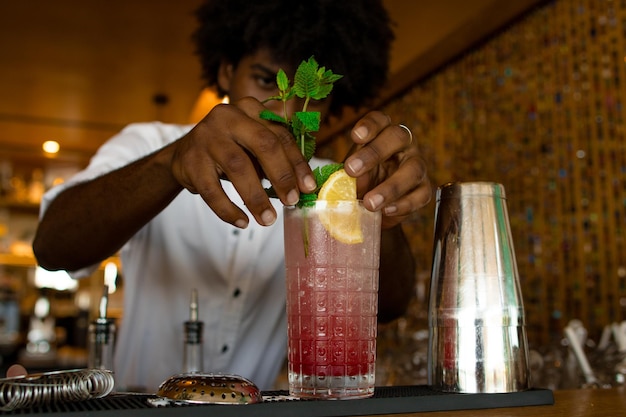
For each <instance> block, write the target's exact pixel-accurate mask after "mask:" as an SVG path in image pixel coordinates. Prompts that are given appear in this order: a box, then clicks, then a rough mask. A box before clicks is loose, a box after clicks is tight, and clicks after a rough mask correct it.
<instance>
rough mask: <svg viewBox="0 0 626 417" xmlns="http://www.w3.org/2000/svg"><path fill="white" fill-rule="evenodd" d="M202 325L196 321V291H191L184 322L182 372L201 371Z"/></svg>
mask: <svg viewBox="0 0 626 417" xmlns="http://www.w3.org/2000/svg"><path fill="white" fill-rule="evenodd" d="M203 327H204V323H203V322H202V321H200V320H198V291H197V290H196V289H195V288H194V289H193V290H191V301H190V303H189V320H188V321H186V322H185V327H184V329H185V344H184V350H183V372H184V373H198V372H202V371H203V355H202V344H203V343H202V330H203Z"/></svg>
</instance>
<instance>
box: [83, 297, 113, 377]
mask: <svg viewBox="0 0 626 417" xmlns="http://www.w3.org/2000/svg"><path fill="white" fill-rule="evenodd" d="M108 304H109V286H108V285H105V286H104V290H103V294H102V297H100V304H99V306H98V318H96V320H94V321H92V322H91V323H90V325H89V361H88V367H89V368H92V369H108V370H110V371H112V370H113V351H114V348H115V332H116V327H115V322H114V320H113V319H110V318H108V317H107V308H108Z"/></svg>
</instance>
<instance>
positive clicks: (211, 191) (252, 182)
mask: <svg viewBox="0 0 626 417" xmlns="http://www.w3.org/2000/svg"><path fill="white" fill-rule="evenodd" d="M262 109H263V106H262V104H261V103H259V102H258V101H257V100H254V99H251V98H248V99H244V100H241V101H240V102H238V103H236V104H233V105H222V106H217V107H216V108H214V109H213V110H212V111H211V112H210V113H209V114H208V115H207V116H206V117H205V118H204V119H203V120H202V121H201V122H200V123H199V124H198V125H197V126H196V127H195V128H194V129H193V130H192V131H191V132H190V133H189V134H188V135H186V136H185V137H184V138H182V139H180V140H179V141H178V142H179V143H177V145H176V146H177V148H176V151H175V153H174V157H173V159H172V172H173V174H174V176H175V177H176V179H177V180H178V181H179V182H180V183H181V184H182V185H183V186H184V187H185V188H187V189H188V190H190V191H191V192H194V193H198V194H200V195H201V196H202V198H203V200H204V201H205V202H206V203H207V204H208V205H209V206H210V207H211V209H213V211H215V213H216V214H217V215H218V216H219V217H220V218H221V219H222V220H224V221H226V222H228V223H231V224H233V225H235V226H237V227H246V226H247V225H248V218H247V216H246V214H245V213H244V212H243V211H242V210H241V209H240V208H239V207H237V206H236V205H235V204H234V203H233V202H232V201H231V200H230V199H229V198H228V196H227V195H226V193H225V192H224V190H223V189H222V187H221V184H220V178H227V179H228V180H229V181H231V182H232V184H233V186H234V187H235V189H236V190H237V192H238V194H239V195H240V196H241V198H242V199H243V201H244V204H245V205H246V207H247V208H248V210H249V211H250V213H251V214H252V215H253V217H254V218H255V220H256V221H257V222H258V223H259V224H261V225H271V224H273V223H274V221H275V220H276V212H275V210H274V207H273V206H272V204H271V202H270V201H269V198H268V196H267V193H266V191H265V190H264V189H263V186H262V184H261V181H260V179H261V178H263V177H265V178H267V179H268V180H269V181H270V182H271V183H272V187H273V188H274V191H275V192H276V195H277V196H278V197H279V198H280V200H281V201H282V202H283V204H287V205H291V204H295V203H296V202H297V201H298V199H299V195H300V190H303V191H304V192H310V191H311V190H313V189H314V188H315V186H316V185H315V180H314V179H313V175H312V173H311V170H310V168H309V165H308V163H307V162H306V160H305V159H304V157H303V156H302V154H301V153H300V151H299V149H298V147H297V146H296V143H295V141H294V139H293V137H292V136H291V135H290V134H289V132H288V131H287V129H285V128H284V127H282V126H280V125H278V124H275V123H269V122H263V121H261V120H260V119H259V118H258V115H259V113H260V112H261V110H262Z"/></svg>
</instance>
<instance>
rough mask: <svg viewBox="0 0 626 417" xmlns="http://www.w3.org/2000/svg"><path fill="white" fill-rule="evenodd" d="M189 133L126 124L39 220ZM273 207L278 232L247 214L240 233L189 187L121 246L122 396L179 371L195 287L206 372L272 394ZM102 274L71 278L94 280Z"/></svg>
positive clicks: (276, 295)
mask: <svg viewBox="0 0 626 417" xmlns="http://www.w3.org/2000/svg"><path fill="white" fill-rule="evenodd" d="M191 127H192V126H179V125H166V124H162V123H142V124H134V125H130V126H128V127H127V128H125V129H124V130H123V131H122V132H121V133H120V134H118V135H117V136H115V137H113V138H112V139H111V140H110V141H108V142H107V143H106V144H105V145H103V146H102V147H101V148H100V150H99V151H98V152H97V154H96V155H95V156H94V157H93V159H92V160H91V162H90V164H89V166H88V167H87V168H86V169H85V170H84V171H82V172H80V173H78V174H77V175H76V176H74V177H73V178H72V179H70V180H69V181H67V182H66V183H64V184H62V185H60V186H58V187H56V188H53V189H52V190H50V191H49V192H48V193H46V195H45V196H44V199H43V202H42V213H43V212H44V211H45V209H46V208H47V207H48V205H49V204H50V202H51V201H52V200H53V199H54V197H55V196H56V195H58V193H59V192H60V191H61V190H63V189H65V188H67V187H69V186H71V185H73V184H76V183H78V182H81V181H85V180H88V179H92V178H95V177H97V176H100V175H102V174H104V173H106V172H109V171H111V170H113V169H115V168H118V167H121V166H123V165H127V164H128V163H130V162H131V161H134V160H137V159H139V158H141V157H143V156H145V155H147V154H149V153H151V152H154V151H156V150H157V149H160V148H162V147H163V146H165V145H167V144H169V143H171V142H173V141H175V140H176V139H178V138H180V137H181V136H183V135H184V134H186V133H187V132H188V131H189V130H190V129H191ZM312 162H313V161H312ZM321 162H322V161H315V165H319V163H321ZM323 162H327V161H323ZM222 186H223V187H224V189H225V191H226V193H227V194H228V196H229V197H230V198H231V199H232V201H233V202H234V203H235V204H237V205H238V206H240V207H242V208H243V209H244V210H246V209H245V206H244V205H243V203H242V200H241V198H240V197H239V195H238V194H237V193H236V191H235V190H234V187H233V186H232V184H231V183H229V182H227V181H222ZM272 203H273V204H274V206H275V208H276V211H277V213H278V214H279V217H278V219H277V221H276V223H275V224H274V225H273V226H271V227H263V226H259V225H258V224H257V223H256V222H255V221H254V219H253V218H252V217H251V216H250V214H249V212H247V214H248V215H249V216H250V219H251V221H250V224H249V226H248V228H247V229H244V230H241V229H237V228H235V227H233V226H231V225H229V224H226V223H224V222H223V221H222V220H220V219H219V218H218V217H217V216H216V215H215V214H214V213H213V211H211V209H210V208H209V207H208V206H207V205H206V204H205V203H204V201H203V200H202V198H201V197H200V196H198V195H194V194H192V193H190V192H188V191H187V190H183V191H182V192H181V193H180V194H179V195H178V196H177V197H176V198H175V199H174V200H173V201H172V202H171V203H170V204H169V205H168V206H167V207H166V208H165V209H164V210H163V211H162V212H161V213H159V214H158V215H157V216H156V217H155V218H154V219H153V220H152V221H150V222H149V223H148V224H146V225H145V226H144V227H143V228H142V229H141V230H140V231H139V232H138V233H137V234H136V235H135V236H133V237H132V238H131V239H130V240H129V241H128V242H127V243H126V244H125V245H124V247H123V248H122V250H121V253H120V256H121V261H122V271H123V278H124V280H123V283H124V311H123V320H122V323H121V326H120V328H119V332H118V340H117V344H116V351H115V378H116V388H117V389H118V390H120V389H126V388H132V387H145V389H147V390H148V391H149V392H154V391H155V390H156V389H157V387H158V386H159V384H160V383H161V382H163V381H164V380H165V379H167V378H168V377H169V376H171V375H174V374H177V373H180V372H181V369H182V359H183V340H184V339H183V336H184V333H183V322H184V321H185V320H188V319H189V301H190V296H191V291H192V289H194V288H195V289H197V291H198V300H199V320H201V321H203V322H204V371H205V372H223V373H235V374H238V375H242V376H244V377H247V378H249V379H251V380H252V381H253V382H254V383H256V384H257V385H258V386H259V387H260V388H261V389H271V388H272V387H273V383H274V381H275V379H276V376H277V375H278V372H279V370H280V368H281V365H282V363H283V361H284V358H285V354H286V345H287V342H286V338H287V336H286V335H287V332H286V330H287V329H286V328H287V324H286V313H285V282H284V279H285V278H284V249H283V225H282V205H281V203H280V201H279V200H277V199H272ZM111 227H112V228H115V225H114V224H112V225H111ZM95 268H96V266H93V267H92V268H87V269H85V270H82V271H73V272H72V275H73V276H75V277H81V276H87V275H89V274H90V273H91V272H93V270H94V269H95Z"/></svg>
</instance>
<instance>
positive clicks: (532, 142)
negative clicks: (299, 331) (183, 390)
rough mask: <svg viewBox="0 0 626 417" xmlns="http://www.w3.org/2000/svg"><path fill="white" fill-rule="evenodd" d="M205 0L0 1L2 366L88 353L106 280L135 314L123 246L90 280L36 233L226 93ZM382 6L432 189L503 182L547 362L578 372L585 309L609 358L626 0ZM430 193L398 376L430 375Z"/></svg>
mask: <svg viewBox="0 0 626 417" xmlns="http://www.w3.org/2000/svg"><path fill="white" fill-rule="evenodd" d="M200 2H201V0H181V1H177V2H170V1H166V0H151V1H147V0H135V1H121V0H111V1H108V2H84V1H78V0H58V1H55V2H48V1H44V0H32V1H28V2H3V3H2V5H0V54H1V55H0V56H1V57H2V65H0V354H1V355H2V360H3V363H10V361H12V360H15V359H16V358H19V359H22V360H24V359H27V360H31V361H32V363H33V364H35V365H36V366H38V367H41V368H47V367H48V368H55V367H69V366H79V365H81V364H82V363H83V361H84V347H85V346H84V341H85V333H84V332H85V329H86V327H85V326H86V323H87V322H88V320H89V319H90V318H91V317H93V315H94V314H95V311H96V309H97V300H98V299H99V297H100V295H101V291H102V290H101V289H102V284H103V282H105V279H106V282H107V283H109V284H110V289H111V294H110V311H111V315H113V316H114V317H117V318H120V317H122V315H123V311H122V309H121V304H120V299H121V296H122V293H123V271H122V270H121V269H120V268H119V262H118V261H117V259H116V258H112V259H110V260H108V261H107V262H105V263H103V265H102V268H101V269H100V270H99V271H98V272H97V273H96V274H94V276H92V277H88V278H87V279H84V280H81V281H80V282H79V283H72V282H69V283H67V284H66V283H65V281H64V277H62V278H59V277H58V276H54V277H49V276H46V274H45V273H44V272H43V271H40V270H38V268H37V267H36V263H35V260H34V258H33V256H32V250H31V248H30V243H31V241H32V238H33V234H34V230H35V228H36V221H37V213H38V204H39V200H40V198H41V195H42V193H43V192H44V191H45V190H46V189H48V188H50V187H51V186H53V185H54V184H57V183H59V182H62V181H64V180H65V179H66V178H68V177H69V176H71V175H72V174H73V173H75V172H76V171H78V170H79V169H81V168H82V167H84V166H85V165H86V164H87V162H88V160H89V158H90V156H91V155H92V154H93V153H94V152H95V150H96V149H97V148H98V147H99V146H100V145H101V144H102V143H103V142H104V141H105V140H107V139H108V138H109V137H110V136H112V135H113V134H115V133H117V132H118V131H119V130H120V129H121V128H122V127H124V126H125V125H126V124H128V123H131V122H136V121H151V120H161V121H164V122H171V123H189V122H194V121H197V120H198V119H199V118H200V117H202V115H203V114H205V113H206V112H207V111H208V110H209V109H210V108H211V107H212V106H213V105H215V104H216V103H217V102H218V100H217V98H216V97H215V94H214V93H213V92H211V91H207V90H203V88H202V85H201V82H200V78H199V67H198V64H197V62H196V57H195V56H194V54H193V48H192V45H191V43H190V35H191V33H192V31H193V29H194V27H195V22H194V19H193V16H192V14H191V13H192V11H193V10H194V9H195V8H196V6H197V5H198V4H200ZM385 5H386V6H387V7H388V9H389V12H390V14H391V16H392V19H393V20H394V21H395V22H396V37H397V39H396V41H395V43H394V47H393V51H392V62H391V74H390V81H389V85H388V86H387V88H386V89H385V90H384V91H383V92H382V94H381V96H380V97H379V99H378V103H377V104H378V106H379V107H380V108H382V109H383V110H384V111H385V112H387V113H388V114H390V115H391V117H392V119H393V120H395V121H399V122H403V123H404V124H406V125H407V126H408V127H410V128H411V129H412V130H413V132H414V135H415V137H416V139H417V142H418V144H419V146H420V148H421V150H422V152H423V154H424V155H425V158H426V160H427V163H428V168H429V174H430V176H431V179H432V181H433V182H434V184H435V185H436V186H437V185H440V184H444V183H446V182H448V181H476V180H487V181H495V182H500V183H502V184H503V185H504V186H505V188H506V191H507V196H508V208H509V215H510V217H511V228H512V234H513V237H514V241H515V249H516V254H517V262H518V267H519V271H520V278H521V284H522V291H523V295H524V302H525V307H526V315H527V331H528V336H529V343H530V346H531V348H532V350H533V357H534V358H535V359H536V361H534V362H533V365H534V366H536V372H537V378H538V380H540V381H544V385H549V386H552V387H564V386H567V384H570V385H579V384H581V383H582V379H581V377H580V372H579V371H578V370H577V368H576V364H575V363H573V360H572V359H571V355H570V354H569V351H568V347H567V341H566V340H564V336H563V328H564V327H565V326H566V325H567V324H568V323H570V322H571V321H572V320H577V323H579V324H580V326H582V327H583V328H584V336H582V339H581V340H582V342H583V344H584V346H585V348H586V349H587V351H588V352H589V355H590V357H591V358H592V359H594V362H593V363H594V366H595V367H596V368H597V369H598V370H600V369H604V368H605V367H610V366H611V364H610V363H605V362H607V361H609V362H610V361H617V360H618V359H619V358H620V356H619V350H620V349H619V346H614V343H609V342H606V343H601V342H602V340H601V339H602V336H603V334H604V335H605V339H606V335H607V334H608V333H607V332H606V330H607V329H608V328H610V326H611V325H613V324H620V323H622V322H623V321H624V320H626V242H625V235H626V233H625V231H624V227H625V225H624V223H625V221H626V220H625V219H626V139H625V135H626V126H625V121H624V120H625V117H624V116H625V114H624V108H623V101H622V100H624V97H626V96H625V93H626V68H625V65H626V64H625V62H626V61H625V60H626V32H625V31H624V27H626V25H625V21H626V5H624V4H623V2H618V1H610V0H553V1H538V0H533V1H531V0H518V1H515V2H500V1H497V0H471V1H467V0H443V1H438V2H431V1H425V0H414V1H405V0H385ZM358 115H359V113H358V112H351V113H348V114H345V115H344V117H342V119H341V120H334V121H333V123H332V125H331V126H329V127H328V128H327V129H325V130H324V131H323V132H322V133H321V135H320V138H319V139H320V141H322V142H323V145H322V147H321V149H320V153H321V156H326V157H331V158H332V157H336V158H341V157H342V156H343V155H344V154H345V152H346V151H347V148H348V147H349V144H348V141H347V137H346V132H347V131H348V129H349V127H350V126H351V123H352V122H354V120H355V119H356V117H358ZM47 141H53V142H54V143H56V144H57V145H58V147H59V148H58V150H56V151H55V149H54V143H48V145H47V146H53V147H52V148H46V149H44V147H43V145H44V143H45V142H47ZM434 210H435V206H434V202H432V203H431V204H430V205H429V206H427V207H426V208H424V209H423V210H422V211H421V212H420V214H419V215H418V216H416V217H415V218H413V219H411V220H410V221H409V222H407V223H406V225H405V229H406V232H407V233H408V234H409V236H410V239H411V242H412V246H413V249H414V254H415V258H416V260H417V263H418V273H417V276H416V286H415V288H414V302H413V304H412V306H411V309H410V311H409V313H408V314H407V315H406V316H405V317H403V318H401V319H399V320H397V321H395V322H393V323H391V324H389V325H386V326H381V328H380V338H379V351H380V353H379V366H378V369H379V373H380V379H379V381H384V382H385V383H389V384H400V383H405V384H406V383H423V381H424V378H425V360H426V356H425V355H426V343H427V337H428V332H427V322H426V302H427V300H428V287H429V279H430V266H431V262H432V259H431V257H432V234H433V227H434V219H433V215H434ZM183 319H184V318H181V320H183ZM33 329H34V330H35V331H34V332H33ZM615 334H617V333H615ZM625 337H626V336H625ZM614 339H615V338H614ZM607 340H608V339H607ZM615 340H616V339H615ZM606 349H617V351H616V352H617V353H615V355H613V356H612V355H607V354H606V352H607V350H606ZM625 349H626V347H625ZM603 361H604V362H603ZM607 369H608V368H607ZM607 378H609V379H610V376H609V377H607Z"/></svg>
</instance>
